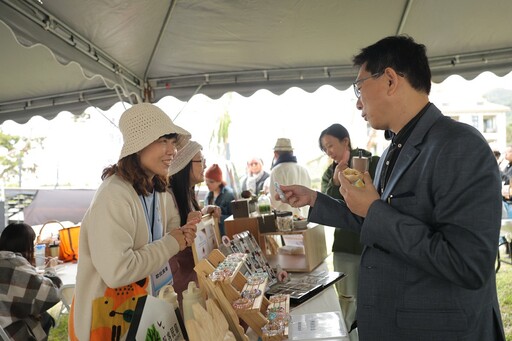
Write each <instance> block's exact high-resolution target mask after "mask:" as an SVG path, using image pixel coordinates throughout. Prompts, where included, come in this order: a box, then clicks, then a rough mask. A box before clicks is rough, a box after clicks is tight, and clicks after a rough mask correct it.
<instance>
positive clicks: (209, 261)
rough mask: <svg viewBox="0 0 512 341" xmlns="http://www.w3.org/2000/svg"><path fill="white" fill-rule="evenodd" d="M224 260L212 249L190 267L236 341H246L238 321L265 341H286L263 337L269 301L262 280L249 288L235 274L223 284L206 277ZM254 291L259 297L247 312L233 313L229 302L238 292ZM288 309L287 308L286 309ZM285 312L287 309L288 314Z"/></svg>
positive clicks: (243, 278) (243, 279) (244, 281)
mask: <svg viewBox="0 0 512 341" xmlns="http://www.w3.org/2000/svg"><path fill="white" fill-rule="evenodd" d="M224 259H225V257H224V255H223V254H222V253H221V252H220V251H219V250H217V249H215V250H213V251H212V252H211V253H210V254H209V255H208V257H207V258H206V259H203V260H201V261H200V262H199V263H198V264H197V265H196V266H195V268H194V270H195V271H196V273H197V276H198V279H199V284H200V286H201V287H202V289H203V290H205V292H206V294H207V295H208V296H209V297H213V298H215V299H216V301H217V302H218V303H219V305H220V308H221V310H222V312H223V314H224V316H225V317H226V320H227V321H228V324H229V329H230V330H231V331H232V332H233V334H234V335H235V338H236V339H237V341H238V340H240V341H242V340H243V341H248V340H249V339H248V337H247V335H246V334H245V332H244V329H243V328H242V326H241V325H240V319H242V320H243V321H244V322H245V323H246V324H247V325H248V326H249V327H250V328H251V329H252V330H253V331H254V332H255V333H256V334H257V335H258V336H260V337H261V338H262V339H263V340H266V341H279V340H283V339H285V338H286V335H275V336H271V337H269V336H266V335H263V332H262V327H263V326H264V325H265V324H267V322H268V320H267V318H266V316H265V313H266V311H267V308H268V307H269V304H270V302H269V301H268V299H267V298H266V297H265V294H264V292H265V287H266V284H267V283H266V281H265V282H263V283H261V284H259V285H256V286H254V285H253V286H250V285H248V284H247V280H246V278H245V277H244V276H243V275H242V274H241V273H240V272H239V271H236V272H235V273H233V274H232V276H230V277H229V278H226V279H225V280H224V281H212V280H211V279H210V277H209V275H210V274H211V273H213V272H214V271H215V269H216V267H217V266H218V265H219V264H220V263H221V262H222V261H223V260H224ZM254 288H257V289H259V290H261V295H259V296H258V297H257V298H256V299H255V300H254V302H253V304H252V306H251V307H250V308H248V309H243V310H238V309H237V310H235V309H234V308H233V306H232V303H233V302H234V301H235V300H237V299H239V298H240V297H241V293H242V292H243V291H244V290H245V289H254ZM288 309H289V307H288ZM288 311H289V310H287V312H288Z"/></svg>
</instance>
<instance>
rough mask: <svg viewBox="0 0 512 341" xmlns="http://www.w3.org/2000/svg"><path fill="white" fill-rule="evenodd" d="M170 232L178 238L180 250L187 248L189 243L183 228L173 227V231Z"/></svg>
mask: <svg viewBox="0 0 512 341" xmlns="http://www.w3.org/2000/svg"><path fill="white" fill-rule="evenodd" d="M169 234H170V235H171V236H173V237H174V239H176V241H177V242H178V245H179V249H180V251H183V250H185V248H186V247H187V246H188V245H187V240H186V239H185V234H184V233H183V231H182V230H181V229H173V230H171V232H169Z"/></svg>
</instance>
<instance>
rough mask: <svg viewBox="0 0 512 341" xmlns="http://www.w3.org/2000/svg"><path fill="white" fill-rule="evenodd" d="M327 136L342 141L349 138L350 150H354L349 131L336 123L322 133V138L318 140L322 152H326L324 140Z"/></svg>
mask: <svg viewBox="0 0 512 341" xmlns="http://www.w3.org/2000/svg"><path fill="white" fill-rule="evenodd" d="M325 135H330V136H333V137H335V138H337V139H338V140H340V141H342V140H343V139H344V138H346V137H348V148H349V149H350V150H352V143H351V142H350V135H349V134H348V130H347V129H346V128H345V127H344V126H342V125H341V124H339V123H334V124H333V125H331V126H329V127H327V128H326V129H324V130H323V131H322V132H321V133H320V137H319V138H318V145H319V146H320V150H321V151H323V152H325V150H324V147H323V146H322V138H323V137H324V136H325Z"/></svg>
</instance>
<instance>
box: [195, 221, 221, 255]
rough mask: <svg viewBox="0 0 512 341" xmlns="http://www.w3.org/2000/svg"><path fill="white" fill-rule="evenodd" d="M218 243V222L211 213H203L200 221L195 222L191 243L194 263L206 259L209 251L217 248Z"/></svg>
mask: <svg viewBox="0 0 512 341" xmlns="http://www.w3.org/2000/svg"><path fill="white" fill-rule="evenodd" d="M219 245H220V231H219V222H218V220H217V219H215V218H214V217H213V216H212V215H211V214H206V215H203V218H202V219H201V222H200V223H199V224H197V232H196V239H194V243H193V244H192V254H193V255H194V264H198V263H199V262H200V261H201V260H203V259H206V258H207V257H208V255H209V254H210V252H212V251H213V250H214V249H218V248H219Z"/></svg>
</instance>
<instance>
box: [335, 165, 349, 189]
mask: <svg viewBox="0 0 512 341" xmlns="http://www.w3.org/2000/svg"><path fill="white" fill-rule="evenodd" d="M347 168H348V165H347V163H338V164H337V165H336V168H334V173H333V175H332V183H333V184H334V185H335V186H339V185H340V180H339V179H338V176H339V175H340V174H341V173H342V172H343V171H344V170H345V169H347Z"/></svg>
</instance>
